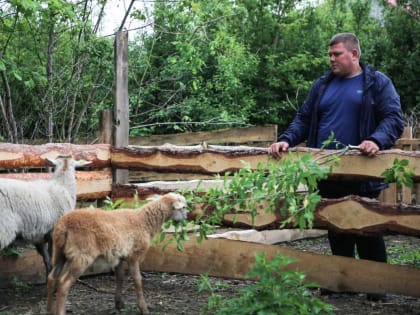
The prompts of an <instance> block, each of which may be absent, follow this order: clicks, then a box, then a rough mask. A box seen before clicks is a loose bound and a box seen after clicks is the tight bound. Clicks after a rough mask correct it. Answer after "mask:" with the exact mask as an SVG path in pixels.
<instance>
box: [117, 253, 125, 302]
mask: <svg viewBox="0 0 420 315" xmlns="http://www.w3.org/2000/svg"><path fill="white" fill-rule="evenodd" d="M115 280H116V284H117V288H116V291H115V308H116V309H117V310H121V309H123V308H124V301H123V298H122V287H123V285H124V267H123V263H122V261H120V263H119V264H118V266H117V268H116V269H115Z"/></svg>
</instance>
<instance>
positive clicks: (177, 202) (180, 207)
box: [170, 193, 187, 222]
mask: <svg viewBox="0 0 420 315" xmlns="http://www.w3.org/2000/svg"><path fill="white" fill-rule="evenodd" d="M170 196H171V198H172V199H173V202H172V208H173V211H172V216H171V218H172V220H174V221H177V222H179V221H182V220H185V219H187V201H186V200H185V197H184V196H182V195H180V194H176V193H170Z"/></svg>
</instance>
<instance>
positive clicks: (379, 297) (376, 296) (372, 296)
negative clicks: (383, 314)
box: [366, 293, 391, 302]
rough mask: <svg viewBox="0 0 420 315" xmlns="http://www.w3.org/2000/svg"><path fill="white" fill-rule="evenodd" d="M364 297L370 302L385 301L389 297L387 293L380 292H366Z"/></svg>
mask: <svg viewBox="0 0 420 315" xmlns="http://www.w3.org/2000/svg"><path fill="white" fill-rule="evenodd" d="M366 298H367V300H368V301H371V302H387V301H389V300H390V299H391V298H390V297H389V295H388V294H382V293H368V294H366Z"/></svg>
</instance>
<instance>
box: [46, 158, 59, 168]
mask: <svg viewBox="0 0 420 315" xmlns="http://www.w3.org/2000/svg"><path fill="white" fill-rule="evenodd" d="M45 160H46V161H47V162H48V163H50V164H51V166H57V160H53V159H50V158H45Z"/></svg>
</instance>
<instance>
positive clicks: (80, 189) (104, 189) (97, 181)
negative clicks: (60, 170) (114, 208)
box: [0, 170, 112, 200]
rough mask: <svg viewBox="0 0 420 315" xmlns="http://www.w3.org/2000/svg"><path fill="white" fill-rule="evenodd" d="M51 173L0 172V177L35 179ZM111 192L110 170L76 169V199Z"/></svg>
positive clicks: (48, 176)
mask: <svg viewBox="0 0 420 315" xmlns="http://www.w3.org/2000/svg"><path fill="white" fill-rule="evenodd" d="M51 176H52V173H8V174H0V178H14V179H20V180H35V179H48V178H51ZM111 192H112V172H111V170H104V171H76V195H77V199H78V200H88V199H101V198H105V197H107V196H110V195H111Z"/></svg>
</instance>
